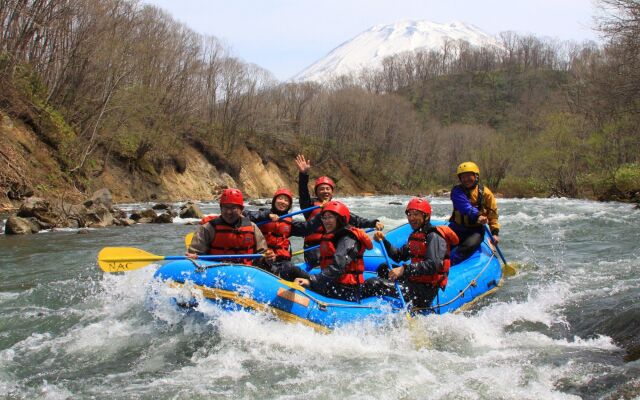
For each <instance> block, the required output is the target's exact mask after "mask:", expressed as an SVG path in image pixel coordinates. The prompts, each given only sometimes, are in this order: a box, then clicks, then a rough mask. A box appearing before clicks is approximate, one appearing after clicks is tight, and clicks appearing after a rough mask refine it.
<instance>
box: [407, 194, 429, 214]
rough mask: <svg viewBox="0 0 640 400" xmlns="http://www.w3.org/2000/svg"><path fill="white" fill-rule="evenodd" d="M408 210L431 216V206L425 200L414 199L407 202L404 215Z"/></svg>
mask: <svg viewBox="0 0 640 400" xmlns="http://www.w3.org/2000/svg"><path fill="white" fill-rule="evenodd" d="M409 210H417V211H422V212H423V213H425V214H427V215H431V204H429V202H428V201H427V200H426V199H421V198H419V197H414V198H413V199H411V200H409V203H408V204H407V209H406V210H405V213H406V212H407V211H409Z"/></svg>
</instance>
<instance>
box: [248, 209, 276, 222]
mask: <svg viewBox="0 0 640 400" xmlns="http://www.w3.org/2000/svg"><path fill="white" fill-rule="evenodd" d="M270 213H271V211H270V210H268V209H266V208H263V209H260V210H258V211H249V210H243V211H242V215H244V216H245V217H247V218H249V220H250V221H251V222H254V223H258V222H262V221H268V220H269V214H270Z"/></svg>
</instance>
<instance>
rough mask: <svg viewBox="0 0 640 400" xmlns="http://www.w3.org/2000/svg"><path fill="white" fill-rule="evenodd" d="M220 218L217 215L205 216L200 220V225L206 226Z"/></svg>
mask: <svg viewBox="0 0 640 400" xmlns="http://www.w3.org/2000/svg"><path fill="white" fill-rule="evenodd" d="M216 218H218V216H217V215H215V214H211V215H205V216H204V217H203V218H202V219H201V220H200V225H204V224H206V223H207V222H209V221H213V220H214V219H216Z"/></svg>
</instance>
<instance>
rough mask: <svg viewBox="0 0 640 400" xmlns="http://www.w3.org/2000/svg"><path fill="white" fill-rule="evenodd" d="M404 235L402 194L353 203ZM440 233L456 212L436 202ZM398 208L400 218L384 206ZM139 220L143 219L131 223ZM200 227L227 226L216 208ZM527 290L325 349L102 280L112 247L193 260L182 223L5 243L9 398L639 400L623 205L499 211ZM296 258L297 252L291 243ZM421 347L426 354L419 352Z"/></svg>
mask: <svg viewBox="0 0 640 400" xmlns="http://www.w3.org/2000/svg"><path fill="white" fill-rule="evenodd" d="M344 200H345V202H346V203H347V204H348V205H349V207H350V208H351V209H352V211H353V212H354V213H356V214H358V215H360V216H365V217H370V218H371V217H380V216H381V217H382V218H381V220H382V221H383V222H384V223H385V225H387V227H388V228H391V227H394V226H398V225H400V224H402V223H404V222H405V217H404V204H406V201H407V200H408V198H407V197H403V196H388V197H365V198H347V199H344ZM430 200H431V201H432V205H433V208H434V218H438V219H444V218H446V217H447V216H448V214H449V212H450V208H451V205H450V202H449V200H448V199H446V198H433V199H430ZM390 202H401V203H402V205H396V204H389V203H390ZM136 206H137V205H130V207H131V208H134V207H136ZM201 206H202V207H203V208H204V211H205V213H214V212H217V211H218V210H217V208H216V206H215V205H214V204H203V205H201ZM499 206H500V212H501V222H502V224H503V227H502V229H501V237H502V239H503V241H502V242H501V247H502V250H503V251H504V253H505V256H506V257H507V260H509V261H510V262H514V263H517V264H518V266H519V274H518V275H517V276H515V277H514V278H510V279H508V280H507V281H506V282H505V285H504V286H503V287H502V288H501V289H500V290H499V291H498V292H497V293H496V294H494V295H493V296H490V297H488V298H485V299H483V300H482V301H481V302H480V303H479V304H477V305H476V306H475V307H474V308H473V309H472V310H470V311H468V312H466V313H463V314H445V315H440V316H438V315H433V316H428V317H418V318H416V319H415V320H414V322H413V323H412V324H407V323H406V321H398V320H395V321H390V323H389V324H387V325H385V326H382V327H380V326H374V325H373V324H369V323H360V324H357V325H350V326H345V327H340V328H338V329H336V330H335V331H333V332H332V333H330V334H321V333H317V332H315V331H313V330H312V329H311V328H308V327H305V326H302V325H295V324H286V323H283V322H281V321H279V320H276V319H274V318H273V317H270V316H267V315H259V314H254V313H250V312H234V313H230V312H224V311H221V310H220V309H219V308H218V307H216V306H214V305H212V304H210V303H207V302H201V303H200V305H199V306H198V307H197V309H196V310H191V311H189V312H186V311H182V310H179V309H177V308H176V307H174V306H172V305H171V302H170V301H169V299H170V298H172V297H179V296H180V295H181V293H180V290H179V289H175V288H169V287H168V286H167V285H165V284H163V283H162V282H157V281H154V279H153V272H154V266H153V265H151V266H149V267H146V268H144V269H141V270H137V271H132V272H129V273H126V274H120V275H118V274H111V275H110V274H103V273H102V272H101V271H100V270H99V269H98V268H97V266H96V263H95V257H96V254H97V253H98V251H99V250H100V249H101V248H102V247H104V246H132V247H139V248H143V249H145V250H147V251H151V252H153V253H155V254H163V255H164V254H167V255H168V254H182V253H183V252H184V247H183V246H184V244H183V237H184V235H185V234H186V233H188V232H190V231H192V230H193V227H191V226H187V225H185V222H186V221H183V220H180V221H177V222H176V223H174V224H169V225H137V226H133V227H129V228H118V227H113V228H108V229H102V230H94V231H91V232H90V233H89V234H88V235H76V234H75V232H72V231H65V232H50V233H44V234H39V235H33V236H28V237H19V238H17V237H2V238H0V265H1V266H0V277H1V278H2V279H1V280H0V282H1V283H0V285H1V290H0V309H1V311H2V312H1V313H0V393H5V395H6V396H8V397H10V398H49V399H67V398H69V399H70V398H88V397H92V398H110V399H112V398H116V399H118V398H127V399H128V398H141V397H143V398H185V399H186V398H189V399H192V398H207V399H209V398H233V399H236V398H282V399H287V398H300V397H305V398H311V399H315V398H371V399H373V398H376V399H397V398H405V399H414V398H415V399H423V398H433V399H449V398H461V399H482V398H503V399H539V398H549V399H574V398H602V397H608V396H610V397H612V398H618V397H623V396H627V397H626V398H633V397H634V396H638V395H639V394H640V389H639V388H640V382H638V378H637V377H638V375H639V374H638V373H639V372H640V364H639V361H638V356H637V355H638V353H639V352H640V351H639V350H638V349H639V346H640V343H639V341H638V340H639V339H638V338H639V337H640V334H639V333H640V328H638V327H639V326H640V323H639V322H640V321H639V320H640V306H639V305H638V302H637V299H638V298H639V294H640V289H639V288H640V278H638V275H637V273H636V271H637V270H638V266H639V264H640V262H639V261H638V258H639V256H640V250H638V247H637V238H638V236H637V232H636V230H637V228H636V227H637V226H639V223H640V212H638V211H633V210H632V208H631V206H629V205H627V204H621V203H596V202H590V201H580V200H568V199H527V200H515V199H502V200H500V201H499ZM293 246H294V249H298V248H300V247H301V241H300V240H299V239H295V240H294V241H293ZM416 337H423V339H426V340H424V341H423V343H429V346H428V347H421V346H416V343H418V342H419V341H416Z"/></svg>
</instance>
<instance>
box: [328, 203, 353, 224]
mask: <svg viewBox="0 0 640 400" xmlns="http://www.w3.org/2000/svg"><path fill="white" fill-rule="evenodd" d="M325 211H331V212H332V213H335V214H338V216H339V217H340V218H341V219H342V222H343V223H344V224H345V225H346V224H348V223H349V220H350V219H351V213H350V212H349V208H348V207H347V206H345V205H344V204H343V203H341V202H339V201H336V200H332V201H330V202H328V203H327V204H325V205H324V207H322V212H325Z"/></svg>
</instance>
